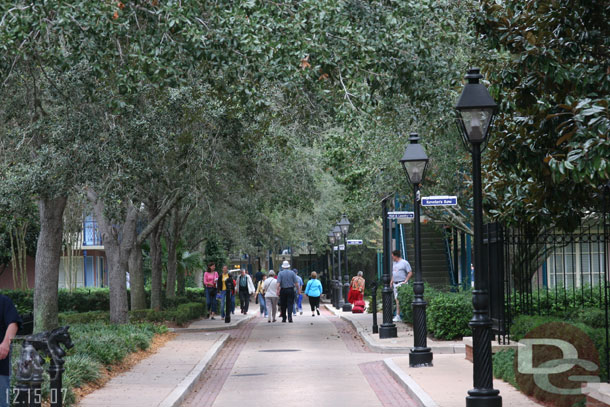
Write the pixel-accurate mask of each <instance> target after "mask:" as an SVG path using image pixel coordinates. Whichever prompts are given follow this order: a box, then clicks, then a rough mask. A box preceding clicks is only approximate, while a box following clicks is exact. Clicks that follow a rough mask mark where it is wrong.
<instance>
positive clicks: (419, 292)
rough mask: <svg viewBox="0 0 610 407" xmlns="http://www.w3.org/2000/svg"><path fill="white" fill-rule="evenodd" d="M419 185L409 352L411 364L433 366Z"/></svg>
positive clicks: (415, 201) (415, 203) (416, 187)
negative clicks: (422, 249) (429, 338)
mask: <svg viewBox="0 0 610 407" xmlns="http://www.w3.org/2000/svg"><path fill="white" fill-rule="evenodd" d="M420 201H421V195H420V192H419V185H417V184H413V214H414V218H415V219H414V222H413V225H414V229H415V282H414V283H413V293H414V299H413V339H414V347H413V348H411V351H410V352H409V366H411V367H419V366H432V351H431V349H430V348H429V347H428V338H427V336H428V330H427V326H426V305H427V303H426V301H424V282H423V280H422V272H421V224H420Z"/></svg>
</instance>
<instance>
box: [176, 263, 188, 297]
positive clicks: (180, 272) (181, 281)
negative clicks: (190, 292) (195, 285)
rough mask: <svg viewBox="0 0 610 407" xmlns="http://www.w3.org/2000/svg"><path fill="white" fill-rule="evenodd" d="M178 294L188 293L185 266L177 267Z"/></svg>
mask: <svg viewBox="0 0 610 407" xmlns="http://www.w3.org/2000/svg"><path fill="white" fill-rule="evenodd" d="M176 283H177V284H176V294H178V295H179V296H180V295H185V293H186V270H185V269H184V268H183V267H180V268H179V269H176Z"/></svg>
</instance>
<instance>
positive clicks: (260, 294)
mask: <svg viewBox="0 0 610 407" xmlns="http://www.w3.org/2000/svg"><path fill="white" fill-rule="evenodd" d="M265 280H267V276H266V275H265V274H263V278H262V279H261V281H259V282H258V284H257V287H256V293H255V295H256V302H258V306H259V308H260V311H261V317H262V316H264V317H265V318H267V304H266V303H265V287H264V284H265Z"/></svg>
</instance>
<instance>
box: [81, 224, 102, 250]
mask: <svg viewBox="0 0 610 407" xmlns="http://www.w3.org/2000/svg"><path fill="white" fill-rule="evenodd" d="M102 245H103V243H102V234H101V233H100V231H99V227H98V225H97V221H95V220H92V219H85V220H84V221H83V246H102Z"/></svg>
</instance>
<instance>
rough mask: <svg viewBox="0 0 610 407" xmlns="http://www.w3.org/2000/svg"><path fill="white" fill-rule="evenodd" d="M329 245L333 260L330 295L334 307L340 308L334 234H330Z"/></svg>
mask: <svg viewBox="0 0 610 407" xmlns="http://www.w3.org/2000/svg"><path fill="white" fill-rule="evenodd" d="M326 236H327V237H328V244H329V245H330V259H331V269H330V286H329V290H330V295H331V297H332V304H333V307H335V308H338V303H337V290H335V234H334V233H333V232H332V230H331V231H330V232H328V235H326Z"/></svg>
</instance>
